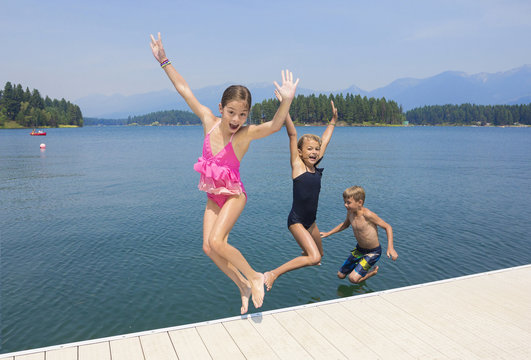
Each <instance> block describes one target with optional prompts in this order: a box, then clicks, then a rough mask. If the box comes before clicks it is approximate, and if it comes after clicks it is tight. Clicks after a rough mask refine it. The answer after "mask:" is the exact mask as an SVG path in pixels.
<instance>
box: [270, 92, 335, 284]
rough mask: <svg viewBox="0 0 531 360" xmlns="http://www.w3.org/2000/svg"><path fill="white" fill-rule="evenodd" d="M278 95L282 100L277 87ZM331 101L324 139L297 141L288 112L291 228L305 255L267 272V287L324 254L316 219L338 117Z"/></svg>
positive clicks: (289, 221)
mask: <svg viewBox="0 0 531 360" xmlns="http://www.w3.org/2000/svg"><path fill="white" fill-rule="evenodd" d="M275 95H276V96H277V98H278V99H279V100H280V101H282V98H281V97H280V95H279V94H278V93H277V92H276V91H275ZM331 104H332V114H333V116H332V120H330V122H329V123H328V126H327V127H326V130H325V131H324V133H323V137H322V140H321V139H320V138H319V136H317V135H308V134H307V135H303V136H301V138H300V139H299V140H298V141H297V130H296V129H295V125H293V121H292V120H291V117H290V116H289V114H288V115H287V116H286V122H285V124H286V130H287V132H288V137H289V148H290V155H291V156H290V161H291V177H292V179H293V205H292V207H291V211H290V213H289V216H288V229H289V231H290V232H291V234H292V235H293V237H294V238H295V240H297V243H298V244H299V246H300V247H301V249H302V255H301V256H298V257H296V258H294V259H292V260H290V261H288V262H287V263H285V264H283V265H281V266H279V267H278V268H276V269H274V270H271V271H268V272H266V273H265V274H264V275H265V284H266V288H267V290H268V291H269V290H271V287H272V286H273V283H274V282H275V280H276V279H277V278H278V277H279V276H280V275H282V274H284V273H286V272H288V271H291V270H295V269H298V268H301V267H304V266H309V265H318V264H320V261H321V256H323V243H322V240H321V235H320V233H319V229H318V228H317V224H316V223H315V219H316V215H317V204H318V202H319V191H320V190H321V176H322V173H323V169H321V168H317V167H316V166H317V164H318V163H319V162H320V161H321V159H322V158H323V155H324V153H325V150H326V147H327V146H328V143H329V142H330V139H331V138H332V133H333V132H334V127H335V124H336V120H337V109H336V108H335V106H334V102H333V101H331Z"/></svg>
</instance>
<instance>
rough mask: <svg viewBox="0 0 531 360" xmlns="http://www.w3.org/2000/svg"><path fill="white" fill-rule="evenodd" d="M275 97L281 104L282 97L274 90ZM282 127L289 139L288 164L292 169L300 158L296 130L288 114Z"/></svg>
mask: <svg viewBox="0 0 531 360" xmlns="http://www.w3.org/2000/svg"><path fill="white" fill-rule="evenodd" d="M275 96H276V97H277V99H278V100H279V101H280V102H282V96H281V95H280V93H279V92H278V90H275ZM284 125H285V126H286V132H287V134H288V138H289V153H290V163H291V167H292V168H293V167H294V166H295V165H296V163H297V161H300V156H299V149H298V147H297V129H296V128H295V124H293V120H291V116H290V114H289V112H288V115H287V116H286V122H285V123H284Z"/></svg>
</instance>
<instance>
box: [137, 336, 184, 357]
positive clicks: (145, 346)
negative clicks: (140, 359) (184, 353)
mask: <svg viewBox="0 0 531 360" xmlns="http://www.w3.org/2000/svg"><path fill="white" fill-rule="evenodd" d="M140 343H141V345H142V350H143V351H144V357H145V359H146V360H179V359H178V358H177V354H176V353H175V349H174V348H173V343H172V342H171V340H170V336H169V335H168V333H167V332H164V333H158V334H150V335H144V336H141V337H140Z"/></svg>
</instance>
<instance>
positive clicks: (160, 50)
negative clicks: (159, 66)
mask: <svg viewBox="0 0 531 360" xmlns="http://www.w3.org/2000/svg"><path fill="white" fill-rule="evenodd" d="M158 35H159V36H158V37H159V38H158V39H157V40H155V38H154V37H153V35H150V36H151V44H150V46H151V51H152V52H153V56H154V57H155V59H157V61H158V62H159V63H161V62H163V61H164V60H166V59H167V57H166V52H165V51H164V47H163V46H162V40H161V39H160V32H159V34H158Z"/></svg>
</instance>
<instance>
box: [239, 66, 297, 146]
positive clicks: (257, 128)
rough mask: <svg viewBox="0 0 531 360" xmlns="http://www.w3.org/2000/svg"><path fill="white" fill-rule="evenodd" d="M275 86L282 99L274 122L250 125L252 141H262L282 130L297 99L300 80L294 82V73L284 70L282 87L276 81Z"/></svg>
mask: <svg viewBox="0 0 531 360" xmlns="http://www.w3.org/2000/svg"><path fill="white" fill-rule="evenodd" d="M274 84H275V87H276V89H277V91H278V93H279V94H280V96H281V97H282V101H281V102H280V106H279V107H278V109H277V112H276V113H275V116H273V119H272V120H270V121H268V122H265V123H263V124H260V125H249V136H250V137H251V140H255V139H260V138H263V137H266V136H268V135H271V134H272V133H274V132H277V131H279V130H280V129H281V128H282V125H283V124H284V121H286V117H287V116H288V115H289V108H290V106H291V102H292V101H293V98H294V97H295V91H296V90H297V85H298V84H299V79H297V81H295V82H293V73H291V72H290V71H289V70H286V71H285V72H284V70H282V86H279V85H278V84H277V82H276V81H275V82H274Z"/></svg>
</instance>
